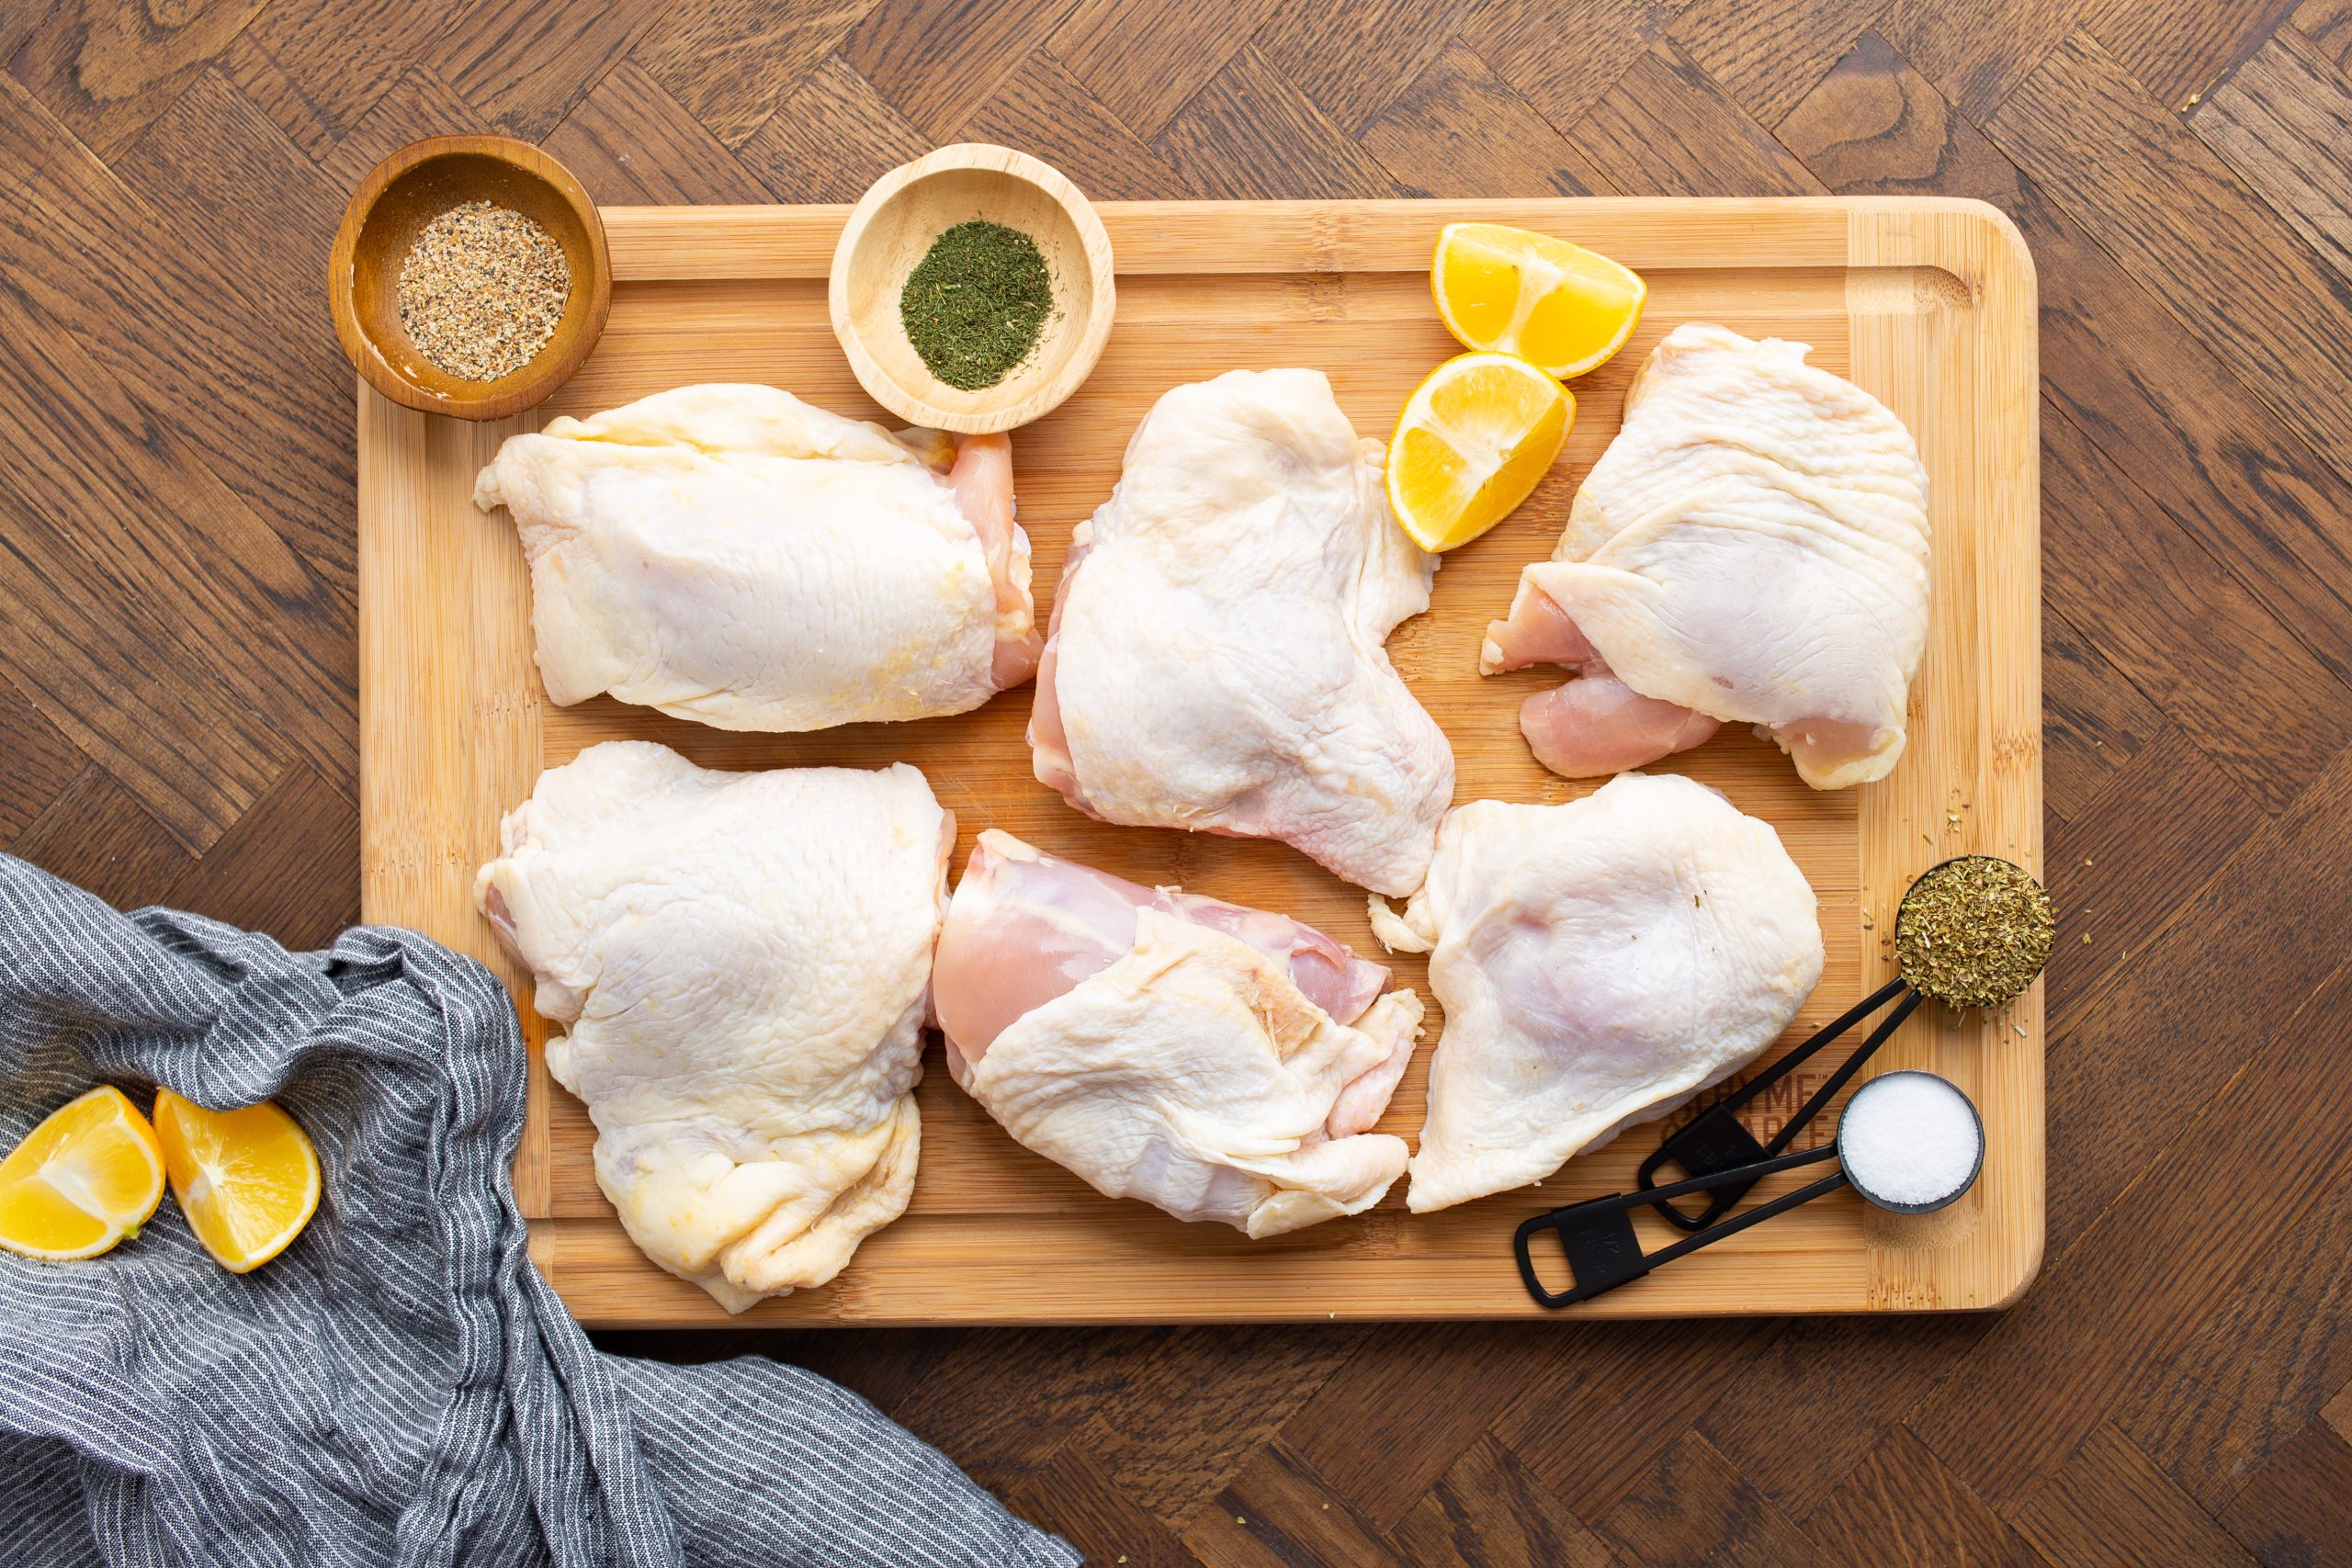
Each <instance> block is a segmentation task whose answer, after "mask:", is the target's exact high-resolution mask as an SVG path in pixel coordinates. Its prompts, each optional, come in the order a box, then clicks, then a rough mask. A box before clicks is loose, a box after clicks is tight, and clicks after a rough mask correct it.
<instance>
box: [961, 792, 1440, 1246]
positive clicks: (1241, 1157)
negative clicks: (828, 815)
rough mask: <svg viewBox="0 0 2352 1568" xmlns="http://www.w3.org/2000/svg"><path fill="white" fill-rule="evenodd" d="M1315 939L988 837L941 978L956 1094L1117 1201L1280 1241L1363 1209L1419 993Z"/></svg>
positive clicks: (1381, 1155) (1389, 1177) (1414, 1027)
mask: <svg viewBox="0 0 2352 1568" xmlns="http://www.w3.org/2000/svg"><path fill="white" fill-rule="evenodd" d="M1387 978H1388V972H1387V971H1386V970H1385V969H1384V968H1382V967H1381V966H1380V965H1378V964H1367V963H1365V962H1363V960H1361V959H1358V958H1357V957H1356V956H1355V955H1354V954H1352V953H1350V952H1349V951H1348V950H1347V949H1346V948H1344V947H1342V946H1340V944H1339V943H1338V942H1334V941H1332V940H1331V938H1329V936H1326V935H1325V934H1324V933H1322V932H1321V931H1317V930H1315V929H1314V928H1313V927H1311V926H1306V925H1302V924H1300V923H1299V922H1298V921H1296V920H1294V919H1289V918H1287V917H1285V916H1282V915H1275V914H1270V913H1268V912H1266V911H1264V910H1261V909H1249V908H1242V907H1240V906H1239V905H1235V904H1227V903H1224V902H1222V901H1220V900H1218V899H1215V898H1206V897H1200V896H1199V895H1196V894H1188V893H1181V892H1177V891H1175V890H1174V889H1170V888H1160V889H1154V888H1149V887H1143V886H1138V885H1136V884H1135V883H1132V882H1125V881H1123V880H1121V879H1120V878H1118V877H1114V876H1111V875H1108V874H1105V873H1103V872H1100V871H1095V870H1093V869H1091V868H1090V867H1087V866H1082V865H1078V864H1074V863H1071V862H1069V861H1065V860H1060V859H1057V858H1056V857H1054V856H1052V855H1048V854H1046V853H1043V852H1040V851H1037V850H1035V849H1032V848H1031V847H1030V846H1029V845H1027V844H1024V843H1023V842H1022V841H1021V840H1018V839H1015V838H1012V836H1010V835H1009V834H1005V833H999V832H995V831H989V832H985V833H982V834H981V835H980V839H979V842H978V845H977V846H976V847H975V848H974V849H973V851H972V859H971V863H970V865H969V866H968V867H967V869H966V871H965V873H964V879H963V881H962V882H960V883H958V884H957V885H956V897H955V898H954V900H953V902H952V903H951V904H950V905H949V907H948V913H947V920H946V924H945V926H944V929H943V930H942V931H941V933H940V939H939V953H938V959H937V963H936V967H935V969H934V972H933V981H932V994H933V1006H934V1008H935V1010H936V1011H937V1015H938V1019H939V1022H940V1026H941V1029H942V1032H944V1033H945V1035H946V1036H947V1059H948V1065H949V1067H950V1070H951V1071H952V1072H953V1073H954V1075H955V1077H956V1082H957V1083H959V1084H961V1085H962V1086H963V1087H964V1089H965V1090H966V1091H967V1093H969V1094H970V1095H971V1096H972V1098H973V1099H975V1100H978V1101H979V1103H980V1105H981V1106H982V1107H983V1108H984V1109H985V1110H987V1111H988V1112H989V1115H991V1116H993V1117H995V1118H996V1120H997V1121H998V1122H999V1123H1000V1124H1001V1125H1002V1126H1003V1127H1004V1129H1005V1130H1006V1131H1007V1132H1009V1133H1011V1134H1012V1135H1013V1136H1014V1137H1015V1138H1017V1139H1019V1140H1020V1141H1021V1142H1022V1143H1023V1144H1024V1145H1027V1146H1028V1147H1030V1148H1032V1149H1034V1150H1035V1151H1036V1152H1037V1153H1039V1154H1041V1155H1044V1156H1046V1158H1048V1159H1051V1160H1054V1161H1056V1162H1057V1163H1058V1164H1060V1165H1063V1166H1065V1167H1067V1168H1069V1169H1070V1170H1072V1171H1075V1172H1076V1173H1077V1174H1078V1175H1080V1176H1081V1177H1083V1178H1084V1179H1086V1180H1087V1181H1089V1182H1090V1183H1091V1184H1092V1185H1093V1186H1094V1188H1095V1189H1096V1190H1098V1191H1101V1192H1103V1193H1105V1194H1107V1195H1109V1196H1111V1197H1114V1198H1139V1199H1141V1200H1143V1201H1145V1202H1147V1203H1151V1204H1154V1205H1156V1206H1157V1207H1159V1208H1160V1209H1163V1210H1165V1211H1167V1212H1168V1213H1171V1214H1173V1215H1175V1216H1176V1217H1177V1218H1179V1219H1183V1220H1216V1221H1220V1222H1222V1223H1224V1224H1229V1225H1232V1226H1234V1227H1236V1228H1237V1229H1239V1230H1242V1231H1244V1232H1246V1233H1247V1234H1249V1235H1251V1236H1253V1237H1254V1236H1267V1235H1279V1234H1281V1233H1282V1232H1284V1231H1291V1230H1296V1229H1298V1228H1299V1227H1301V1226H1303V1225H1310V1224H1315V1223H1316V1222H1317V1221H1319V1220H1327V1219H1330V1218H1332V1217H1334V1216H1336V1215H1340V1214H1352V1213H1359V1212H1360V1211H1362V1210H1364V1209H1368V1208H1370V1207H1371V1206H1372V1205H1373V1204H1374V1203H1376V1202H1378V1201H1380V1198H1381V1195H1382V1194H1383V1193H1385V1192H1386V1191H1387V1190H1388V1187H1389V1184H1390V1183H1391V1182H1393V1181H1395V1180H1396V1179H1397V1177H1398V1176H1399V1175H1401V1174H1402V1173H1403V1171H1404V1168H1405V1158H1406V1153H1407V1151H1406V1147H1405V1142H1404V1140H1403V1139H1401V1138H1397V1137H1391V1136H1389V1135H1387V1134H1377V1133H1374V1132H1373V1131H1372V1130H1371V1129H1372V1127H1373V1124H1374V1122H1377V1121H1378V1120H1379V1119H1380V1114H1381V1112H1382V1111H1384V1110H1385V1109H1386V1107H1387V1104H1388V1098H1389V1096H1390V1094H1392V1093H1393V1092H1394V1091H1395V1089H1396V1088H1397V1080H1398V1079H1399V1078H1400V1077H1403V1076H1404V1071H1405V1066H1406V1063H1407V1062H1408V1060H1409V1059H1410V1057H1411V1055H1412V1051H1413V1042H1414V1040H1415V1039H1416V1038H1418V1037H1419V1033H1420V1018H1421V1004H1420V998H1419V997H1417V996H1416V995H1415V994H1414V993H1413V992H1411V991H1409V990H1400V991H1393V992H1390V993H1388V994H1387V995H1386V996H1382V995H1381V994H1380V993H1381V988H1382V987H1383V986H1385V984H1386V982H1387Z"/></svg>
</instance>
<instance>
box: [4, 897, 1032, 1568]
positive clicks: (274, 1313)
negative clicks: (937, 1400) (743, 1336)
mask: <svg viewBox="0 0 2352 1568" xmlns="http://www.w3.org/2000/svg"><path fill="white" fill-rule="evenodd" d="M523 1067H524V1057H523V1044H522V1038H521V1035H520V1032H518V1031H517V1029H516V1028H515V1016H514V1011H513V1009H512V1008H511V1007H510V1005H509V1004H508V1001H507V998H506V994H505V992H504V991H503V989H502V988H501V987H500V986H499V984H498V982H497V980H496V979H495V978H494V977H493V976H492V975H491V974H490V972H489V971H488V970H486V969H484V968H483V967H481V965H480V964H475V963H474V962H472V961H471V960H469V959H465V958H460V957H458V955H456V954H455V953H450V952H448V951H447V949H444V948H441V947H438V946H435V944H434V943H432V942H428V941H426V940H425V939H424V938H423V937H421V936H418V935H416V934H414V933H413V932H410V931H395V930H390V929H385V928H362V929H359V930H355V931H346V932H345V933H344V935H343V936H342V938H341V939H340V940H338V941H337V942H335V944H334V947H333V948H332V949H330V950H328V951H327V952H324V953H302V954H290V953H287V952H286V951H285V949H283V948H281V947H279V946H278V945H277V943H276V942H271V941H270V940H269V939H268V938H266V937H263V936H255V935H252V934H249V933H246V932H243V931H236V930H234V929H232V928H231V927H228V926H224V925H221V924H220V923H218V922H216V921H213V920H208V919H203V918H201V917H199V916H195V915H187V914H179V913H175V912H173V911H170V910H164V909H146V910H141V911H140V912H138V913H136V914H132V915H128V916H126V915H122V914H119V913H117V912H116V911H115V910H113V909H112V908H108V907H107V905H106V904H104V903H102V902H101V901H99V900H98V899H97V898H96V897H92V896H91V895H89V894H87V893H85V892H83V891H82V890H80V889H79V888H75V887H73V886H68V885H66V884H64V883H62V882H60V881H58V880H57V879H55V878H54V877H51V876H50V875H48V874H45V873H43V872H40V871H39V870H37V869H35V868H34V867H32V866H31V865H28V864H27V863H25V862H23V861H21V860H17V859H14V858H12V857H10V856H7V855H0V1148H7V1147H14V1146H15V1145H16V1143H17V1140H18V1139H20V1138H21V1137H23V1135H24V1134H26V1133H27V1132H28V1130H30V1129H31V1127H32V1126H33V1125H34V1124H35V1123H36V1122H39V1121H40V1119H41V1118H42V1117H43V1116H45V1115H47V1114H48V1113H49V1112H50V1111H53V1110H55V1109H56V1108H57V1107H58V1106H59V1105H61V1104H62V1103H64V1102H65V1101H66V1100H69V1099H71V1098H72V1097H74V1095H76V1094H78V1093H80V1092H81V1091H83V1090H84V1089H88V1088H89V1087H91V1085H93V1084H94V1083H97V1082H100V1081H110V1082H113V1083H116V1084H119V1085H122V1086H124V1087H126V1088H129V1089H132V1090H133V1097H134V1098H135V1099H138V1100H141V1103H142V1104H143V1103H144V1102H145V1099H146V1096H145V1095H144V1094H143V1093H141V1092H139V1091H140V1090H141V1089H143V1088H144V1086H148V1085H152V1084H154V1083H157V1082H162V1083H167V1084H169V1085H170V1086H171V1087H172V1088H173V1089H176V1090H177V1091H179V1092H180V1093H182V1094H184V1095H187V1097H189V1098H190V1099H192V1100H196V1101H198V1103H199V1104H205V1105H211V1106H216V1107H217V1106H233V1105H244V1104H249V1103H251V1102H253V1101H254V1100H264V1099H274V1100H277V1101H278V1103H279V1104H281V1105H283V1106H285V1107H286V1109H287V1110H288V1111H291V1112H292V1113H293V1114H294V1116H295V1117H296V1119H297V1120H299V1121H300V1122H301V1123H302V1126H303V1127H304V1129H305V1130H306V1131H308V1132H309V1134H311V1138H312V1140H313V1141H314V1142H316V1144H317V1145H318V1148H319V1155H320V1157H321V1159H322V1162H323V1163H324V1166H325V1170H326V1194H325V1198H324V1201H322V1203H321V1205H320V1208H319V1213H318V1217H317V1218H316V1219H314V1220H313V1221H312V1222H311V1226H310V1228H309V1230H308V1231H306V1232H305V1233H304V1234H303V1235H302V1236H301V1238H300V1240H298V1241H297V1242H296V1243H295V1244H294V1246H293V1247H291V1248H289V1249H288V1251H287V1252H286V1253H285V1255H284V1256H282V1257H280V1258H277V1260H275V1261H274V1262H271V1263H269V1264H266V1265H265V1266H264V1267H262V1268H261V1269H257V1270H255V1271H254V1272H253V1273H251V1274H247V1275H243V1276H239V1275H234V1274H231V1273H229V1272H227V1271H226V1270H225V1269H221V1268H220V1267H219V1266H218V1265H216V1264H214V1263H213V1262H212V1260H211V1259H210V1258H208V1257H207V1256H206V1255H205V1253H204V1251H203V1250H202V1248H200V1247H198V1245H197V1243H196V1241H195V1239H194V1238H193V1237H192V1236H191V1235H189V1234H188V1229H187V1224H186V1222H185V1221H184V1220H183V1219H182V1218H181V1216H180V1214H179V1213H178V1210H177V1208H176V1207H175V1204H174V1203H173V1202H172V1201H171V1200H170V1199H168V1198H166V1199H165V1200H164V1206H163V1208H162V1209H161V1210H159V1211H158V1212H157V1213H156V1215H155V1217H154V1219H153V1221H152V1222H150V1223H149V1224H148V1225H147V1226H146V1227H145V1229H144V1230H143V1231H142V1232H141V1234H140V1235H138V1236H137V1237H135V1238H133V1239H132V1240H130V1241H128V1242H125V1243H124V1244H123V1245H122V1246H120V1247H117V1248H116V1249H115V1250H114V1251H113V1252H111V1253H108V1254H107V1255H106V1256H105V1257H103V1258H93V1259H90V1260H87V1261H85V1262H80V1263H40V1262H36V1261H33V1260H30V1259H28V1258H19V1257H17V1256H16V1255H15V1254H13V1253H0V1334H5V1339H0V1560H5V1561H6V1562H8V1563H10V1564H13V1565H33V1564H51V1563H61V1564H62V1563H88V1562H107V1563H112V1564H139V1565H141V1568H149V1565H153V1568H163V1565H164V1564H173V1565H195V1564H211V1563H219V1564H223V1565H228V1564H234V1565H235V1568H257V1565H263V1564H277V1563H285V1564H300V1565H302V1568H341V1565H344V1564H363V1563H365V1564H375V1563H385V1564H392V1563H397V1564H404V1565H405V1564H417V1565H423V1564H444V1563H447V1564H455V1563H469V1564H470V1563H486V1564H499V1565H502V1568H503V1565H505V1564H536V1563H560V1564H564V1565H566V1568H570V1565H572V1564H580V1565H583V1568H585V1565H588V1564H597V1565H604V1564H614V1565H622V1564H626V1565H631V1568H634V1565H638V1564H684V1563H696V1564H712V1565H718V1564H744V1565H747V1568H748V1565H750V1564H753V1563H758V1564H803V1563H805V1564H812V1565H814V1564H823V1565H825V1568H854V1565H864V1564H873V1565H876V1568H881V1565H885V1564H887V1565H889V1568H909V1565H914V1564H930V1563H937V1564H950V1563H953V1564H958V1565H966V1564H997V1563H1006V1564H1014V1563H1018V1564H1057V1565H1059V1564H1072V1563H1075V1562H1078V1560H1079V1559H1078V1554H1077V1553H1076V1552H1074V1551H1071V1550H1070V1549H1069V1547H1068V1546H1067V1545H1065V1544H1064V1543H1063V1542H1062V1541H1060V1540H1057V1539H1056V1538H1054V1537H1052V1536H1048V1535H1046V1534H1044V1533H1043V1532H1041V1531H1038V1530H1035V1529H1032V1528H1030V1527H1029V1526H1027V1525H1025V1524H1023V1523H1022V1522H1021V1521H1020V1520H1018V1519H1016V1518H1014V1517H1012V1515H1011V1514H1009V1513H1007V1512H1006V1511H1005V1510H1004V1509H1003V1508H1002V1507H1001V1506H999V1505H998V1503H997V1502H996V1500H995V1499H994V1498H992V1497H990V1496H989V1495H988V1494H987V1493H985V1492H983V1491H981V1490H979V1489H978V1487H976V1486H974V1485H973V1484H972V1483H970V1482H969V1481H968V1480H967V1479H966V1478H965V1477H964V1475H963V1474H962V1472H959V1471H957V1470H956V1467H955V1466H954V1465H953V1464H951V1463H949V1462H948V1461H947V1460H946V1459H945V1458H944V1457H943V1456H942V1455H940V1454H939V1453H938V1452H937V1451H936V1450H933V1449H931V1448H929V1447H926V1446H925V1445H924V1444H922V1443H921V1442H919V1441H917V1440H916V1439H915V1438H913V1437H911V1436H910V1435H909V1434H908V1433H907V1432H905V1431H904V1430H902V1429H901V1428H899V1427H897V1426H895V1425H893V1424H892V1423H891V1422H890V1421H889V1420H888V1419H887V1418H886V1417H884V1416H882V1414H881V1413H880V1412H879V1411H877V1410H876V1409H875V1408H874V1407H873V1406H872V1405H870V1404H866V1403H865V1401H864V1400H862V1399H860V1398H858V1397H857V1396H856V1395H855V1394H853V1393H847V1392H845V1391H843V1390H842V1389H840V1388H838V1387H835V1386H834V1385H833V1384H831V1383H829V1382H825V1381H824V1380H823V1379H821V1378H819V1377H816V1376H814V1375H812V1374H810V1373H808V1372H805V1371H799V1370H797V1369H796V1368H792V1367H787V1366H782V1365H779V1364H777V1363H775V1362H772V1361H767V1360H763V1359H756V1358H746V1359H739V1360H733V1361H728V1362H723V1363H718V1364H715V1365H709V1366H699V1367H673V1366H666V1365H662V1364H658V1363H654V1362H647V1361H635V1360H628V1359H621V1358H618V1357H610V1356H605V1355H603V1354H601V1353H600V1352H598V1351H597V1350H596V1349H595V1348H594V1347H593V1346H591V1345H590V1344H589V1343H588V1340H587V1337H586V1336H585V1335H583V1334H582V1332H581V1329H580V1326H579V1325H578V1324H576V1323H575V1322H573V1321H572V1319H571V1315H570V1314H568V1313H567V1312H566V1311H565V1310H564V1307H563V1303H561V1302H560V1300H558V1299H557V1297H556V1295H555V1292H553V1291H552V1290H550V1289H549V1288H548V1284H547V1282H546V1281H545V1280H541V1279H540V1278H539V1275H538V1272H537V1270H536V1269H533V1268H532V1267H531V1264H530V1261H529V1259H528V1258H526V1255H525V1250H524V1247H525V1227H524V1223H523V1219H522V1216H521V1214H520V1213H519V1212H518V1211H517V1210H516V1208H515V1195H514V1192H513V1190H512V1188H511V1186H510V1184H509V1179H508V1162H509V1161H510V1159H511V1158H512V1157H513V1154H514V1150H515V1138H516V1137H517V1135H518V1134H519V1133H520V1131H521V1128H522V1124H523Z"/></svg>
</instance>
